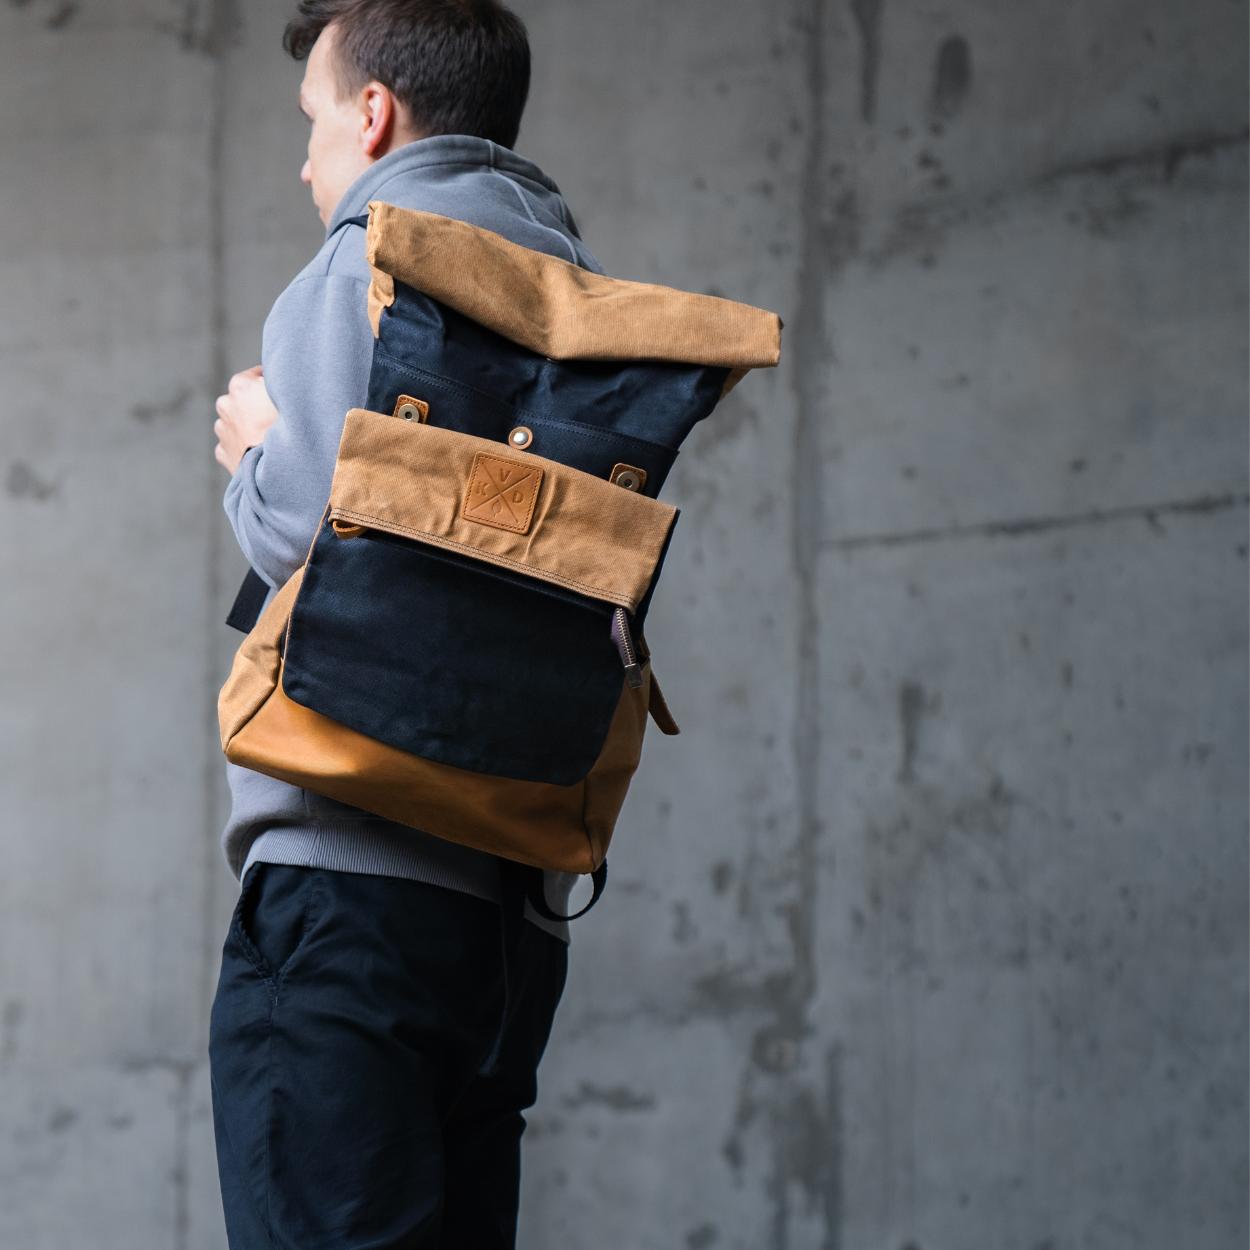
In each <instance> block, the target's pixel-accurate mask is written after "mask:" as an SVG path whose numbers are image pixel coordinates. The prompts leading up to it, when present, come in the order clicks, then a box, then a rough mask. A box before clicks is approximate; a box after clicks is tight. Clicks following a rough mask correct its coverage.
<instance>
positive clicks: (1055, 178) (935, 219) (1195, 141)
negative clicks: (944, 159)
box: [865, 128, 1250, 268]
mask: <svg viewBox="0 0 1250 1250" xmlns="http://www.w3.org/2000/svg"><path fill="white" fill-rule="evenodd" d="M1248 139H1250V128H1242V129H1241V130H1238V131H1235V132H1212V133H1210V134H1205V135H1179V136H1175V137H1173V138H1171V139H1167V140H1164V141H1161V142H1159V143H1154V144H1151V145H1149V146H1147V147H1144V148H1140V149H1135V150H1133V151H1131V152H1119V153H1115V154H1112V155H1108V156H1103V157H1098V158H1096V159H1092V160H1084V161H1071V162H1067V163H1061V164H1059V165H1055V166H1052V167H1051V168H1050V169H1046V170H1043V171H1041V172H1040V173H1037V174H1034V175H1031V176H1029V177H1026V178H1023V179H1021V180H1019V181H1017V182H1013V183H1011V184H1010V185H1007V186H1002V187H999V188H996V189H993V190H984V189H982V190H977V191H975V192H970V193H968V194H951V193H947V192H937V193H934V194H931V195H928V196H923V197H920V198H917V199H910V200H907V201H905V202H903V203H901V204H899V205H898V206H897V207H896V208H895V209H894V210H893V217H892V219H891V224H890V226H889V228H888V229H887V230H886V232H885V234H884V237H883V238H882V240H881V242H880V243H877V244H876V245H875V246H874V247H872V248H871V250H869V251H868V252H867V253H866V256H865V259H866V260H867V262H868V264H869V265H870V266H872V267H873V268H878V267H880V266H882V265H884V264H886V263H888V262H889V261H891V260H894V259H896V258H898V257H901V256H904V255H908V254H913V253H917V252H918V253H920V254H921V257H922V261H923V263H924V264H925V265H927V266H932V265H933V264H935V263H936V259H937V253H938V251H939V250H940V248H941V246H942V244H943V243H944V242H945V239H946V236H947V235H948V234H949V233H951V232H952V231H954V230H956V229H966V228H967V227H970V226H977V227H983V226H987V225H990V224H992V223H994V222H995V221H998V220H1000V219H1001V217H1002V214H1003V213H1004V212H1005V209H1006V206H1007V205H1008V203H1009V202H1010V201H1012V200H1014V199H1016V198H1017V197H1019V196H1022V195H1029V194H1033V193H1035V192H1039V191H1045V190H1048V189H1050V188H1052V187H1056V186H1058V185H1059V184H1061V183H1063V182H1065V181H1067V180H1069V179H1081V178H1109V177H1112V176H1114V175H1117V174H1123V175H1125V179H1124V183H1123V185H1122V186H1121V187H1120V188H1119V192H1120V196H1121V199H1120V201H1119V202H1118V203H1117V204H1115V205H1113V206H1112V207H1111V208H1109V209H1098V210H1097V211H1095V212H1092V213H1087V214H1086V217H1087V218H1088V225H1089V227H1090V229H1091V230H1092V232H1093V233H1095V234H1100V235H1104V236H1105V235H1107V234H1109V233H1111V230H1112V229H1113V228H1114V227H1116V226H1119V225H1122V224H1123V223H1124V222H1126V221H1129V220H1131V219H1133V218H1135V217H1137V216H1140V215H1141V213H1142V212H1143V211H1144V209H1145V205H1144V204H1142V203H1140V202H1138V201H1135V200H1133V199H1132V196H1131V192H1132V190H1133V189H1134V188H1137V187H1139V186H1149V185H1160V186H1166V185H1168V184H1170V183H1172V182H1173V181H1174V180H1175V177H1176V173H1177V171H1178V170H1179V169H1180V167H1181V165H1182V164H1183V163H1184V162H1185V161H1186V160H1190V159H1195V158H1198V157H1211V156H1217V155H1219V154H1221V153H1223V152H1226V151H1230V150H1232V149H1235V148H1238V147H1242V146H1244V145H1245V144H1246V142H1247V140H1248ZM1133 175H1136V176H1137V177H1136V179H1134V178H1133V177H1132V176H1133ZM943 185H945V184H943ZM1239 185H1240V184H1239ZM1085 219H1086V218H1085V217H1082V216H1081V215H1080V214H1078V215H1076V217H1075V218H1074V220H1085Z"/></svg>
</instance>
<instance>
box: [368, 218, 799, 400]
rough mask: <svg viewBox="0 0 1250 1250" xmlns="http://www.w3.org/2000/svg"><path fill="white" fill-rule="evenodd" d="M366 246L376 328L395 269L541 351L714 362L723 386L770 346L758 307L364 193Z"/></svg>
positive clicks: (557, 356)
mask: <svg viewBox="0 0 1250 1250" xmlns="http://www.w3.org/2000/svg"><path fill="white" fill-rule="evenodd" d="M365 249H366V255H367V256H368V259H369V263H370V265H371V266H372V267H373V271H374V275H373V283H372V286H371V288H370V291H369V301H368V302H369V318H370V321H371V322H372V323H373V328H374V333H375V334H377V332H378V319H379V318H380V316H381V310H382V309H383V308H385V307H389V305H390V304H391V302H392V301H393V300H394V280H395V279H398V280H399V281H400V282H403V283H406V284H407V285H408V286H411V287H414V288H415V289H416V290H418V291H424V292H425V294H427V295H429V296H431V297H432V298H434V299H436V300H438V301H440V302H441V303H443V304H446V305H447V306H448V307H450V308H454V309H455V310H456V311H457V312H460V313H463V314H464V315H465V316H466V317H471V318H472V319H473V320H474V321H476V322H478V323H479V324H480V325H484V326H486V327H488V328H489V329H491V330H494V331H495V333H496V334H502V335H503V336H504V337H505V338H508V339H511V340H512V341H513V342H514V343H519V344H521V346H523V347H527V348H528V349H529V350H530V351H533V352H539V353H541V354H542V355H544V356H549V357H550V358H551V359H552V360H576V359H589V360H668V361H674V362H680V363H685V364H694V365H725V366H728V367H729V368H730V369H731V370H732V372H731V374H730V376H729V378H728V379H727V383H726V387H725V389H726V390H728V389H729V387H730V386H731V385H732V384H733V383H734V382H736V381H738V379H739V378H740V377H741V376H742V375H743V374H744V373H745V372H746V371H747V370H748V369H753V368H759V367H761V366H771V365H775V364H776V363H777V361H778V359H779V358H780V355H781V326H782V322H781V318H780V317H779V316H778V315H777V314H776V313H774V312H769V311H768V310H767V309H764V308H756V307H755V306H754V305H751V304H743V303H739V302H738V301H736V300H730V299H722V298H721V297H719V296H715V295H701V294H698V293H697V292H694V291H683V290H679V289H678V288H676V287H670V286H661V285H659V284H657V283H653V282H634V281H630V280H628V279H625V278H613V277H609V276H607V275H605V274H597V273H594V272H592V271H591V270H589V269H583V268H582V267H581V266H580V265H575V264H573V263H572V262H571V261H567V260H562V259H561V258H560V257H558V256H548V255H547V254H546V253H545V252H539V251H536V250H535V249H533V248H529V247H523V246H522V245H521V244H519V243H513V242H512V241H511V240H510V239H506V238H504V236H503V235H501V234H496V233H495V232H494V231H493V230H486V229H484V228H483V227H481V226H474V225H471V224H470V223H468V222H464V221H458V220H456V219H455V218H452V217H444V216H443V215H441V214H439V213H427V212H423V211H421V210H420V209H413V208H401V207H400V206H398V205H396V204H387V203H385V202H383V201H381V200H370V201H369V226H368V231H367V235H366V242H365Z"/></svg>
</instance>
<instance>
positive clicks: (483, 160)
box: [222, 135, 603, 942]
mask: <svg viewBox="0 0 1250 1250" xmlns="http://www.w3.org/2000/svg"><path fill="white" fill-rule="evenodd" d="M371 199H377V200H385V201H387V202H388V203H391V204H398V205H401V206H402V207H405V208H418V209H424V210H426V211H428V212H434V213H442V214H444V215H445V216H448V217H456V218H459V219H460V220H462V221H467V222H470V223H472V224H473V225H477V226H482V227H484V228H486V229H488V230H493V231H495V232H496V233H498V234H502V235H504V236H505V237H506V238H508V239H511V240H512V241H513V242H514V243H520V244H522V245H523V246H525V247H532V248H535V249H537V250H538V251H541V252H547V253H549V254H551V255H553V256H559V257H561V258H562V259H564V260H569V261H572V262H574V263H575V264H578V265H581V266H583V267H585V268H587V269H591V270H593V271H594V272H596V273H602V272H603V268H602V266H601V265H600V264H599V262H598V261H597V260H596V259H595V257H594V255H593V254H592V253H591V252H590V251H589V249H588V248H587V247H586V246H585V244H583V243H582V241H581V239H580V237H579V235H578V232H577V226H576V224H575V223H574V221H573V218H572V215H571V214H570V212H569V210H568V207H567V205H566V204H565V203H564V200H563V198H562V197H561V195H560V190H559V188H558V187H557V186H556V184H555V183H554V182H553V181H552V180H551V179H550V178H548V177H547V175H546V174H544V173H543V171H542V170H541V169H539V168H538V166H537V165H535V164H534V163H533V162H532V161H529V160H526V159H525V158H524V157H523V156H520V155H518V154H517V153H516V152H514V151H512V150H511V149H510V148H504V147H500V146H499V144H497V143H492V142H491V141H490V140H489V139H481V138H478V137H476V136H474V135H434V136H431V137H430V138H427V139H418V140H417V141H415V142H413V143H408V144H405V145H404V146H403V147H400V148H396V149H395V151H393V152H389V153H388V154H387V155H386V156H384V157H382V158H381V160H379V161H376V162H375V163H374V164H373V165H371V166H370V167H369V168H368V169H367V170H365V172H364V173H362V174H361V175H360V177H359V178H357V179H356V181H355V182H353V183H352V184H351V186H350V187H348V189H347V190H346V191H345V192H344V194H343V198H342V199H341V200H340V202H339V204H338V206H337V207H336V209H335V210H334V215H333V217H332V218H331V219H330V222H329V224H328V225H327V227H326V239H325V242H324V244H323V245H322V247H321V250H320V251H319V252H318V253H317V255H316V256H315V257H313V259H312V261H310V262H309V264H308V265H307V266H305V268H304V269H303V270H301V271H300V273H298V274H297V275H296V276H295V278H294V279H293V280H292V282H291V284H290V285H289V286H288V287H287V288H286V290H285V291H283V292H282V294H281V295H280V296H279V297H278V299H277V301H276V302H275V303H274V306H273V308H272V309H271V310H270V312H269V316H268V317H267V318H266V319H265V325H264V330H263V333H262V338H261V365H262V366H263V369H264V377H265V384H266V386H267V388H268V390H269V395H270V398H271V399H272V400H273V403H274V406H275V407H276V408H277V410H278V419H277V421H276V422H275V423H274V424H273V426H271V427H270V429H269V430H268V432H267V433H266V435H265V440H264V442H263V443H261V444H260V445H259V446H258V447H253V448H251V449H249V450H248V451H247V452H246V453H245V454H244V456H243V459H242V461H241V462H240V464H239V467H238V469H237V470H236V472H235V473H234V475H233V477H231V479H230V482H229V485H228V486H227V487H226V493H225V499H224V507H225V510H226V515H227V517H229V519H230V524H231V526H232V527H233V529H234V533H235V536H236V537H237V538H238V541H239V546H240V547H241V548H242V549H243V554H244V555H245V556H246V557H247V559H248V562H249V563H250V564H251V566H252V567H253V568H254V569H255V570H256V572H257V573H258V574H259V575H260V576H261V577H262V578H264V580H265V581H266V582H268V583H269V585H270V587H271V589H270V592H269V596H268V598H267V599H266V603H268V601H269V598H272V596H273V592H274V589H276V588H277V587H279V586H281V585H282V584H283V582H285V581H286V579H287V578H288V577H289V576H290V575H291V574H292V573H293V572H294V571H295V570H296V569H297V568H298V567H299V566H300V565H301V564H303V562H304V558H305V557H306V555H307V553H308V547H309V544H310V543H311V542H312V538H313V532H314V530H315V529H316V527H317V523H318V521H319V520H320V518H321V515H322V510H323V509H324V507H325V501H326V497H327V496H328V495H329V492H330V479H331V477H332V476H333V472H334V460H335V455H336V453H337V451H338V443H339V437H340V435H341V433H342V430H343V419H344V415H345V414H346V412H347V410H348V409H349V408H353V407H358V406H360V405H361V404H362V403H363V402H364V398H365V394H366V391H367V389H368V383H369V368H370V363H371V361H372V354H373V332H372V330H371V329H370V326H369V321H368V318H367V316H366V293H367V291H368V287H369V277H370V272H369V266H368V263H367V262H366V260H365V253H364V240H365V232H364V230H363V229H362V228H361V227H360V226H357V225H346V226H342V228H341V229H340V228H339V227H340V225H341V223H342V222H343V221H344V220H345V219H346V218H348V217H355V216H358V215H360V214H362V213H365V212H367V205H368V202H369V200H371ZM226 772H227V776H228V779H229V782H230V790H231V794H232V797H233V806H232V810H231V813H230V819H229V821H228V823H227V824H226V828H225V830H224V832H223V834H222V846H223V849H224V851H225V855H226V861H227V863H228V864H229V866H230V869H231V871H232V872H233V873H234V874H235V875H236V876H238V877H239V879H240V880H242V878H243V874H244V873H245V872H246V871H247V869H248V868H249V867H250V866H251V865H252V864H253V863H257V862H260V861H264V862H267V863H281V864H303V865H310V866H314V867H320V868H333V869H339V870H342V871H347V872H371V873H382V874H386V875H390V876H399V877H408V878H412V879H414V880H419V881H427V882H431V883H433V884H436V885H442V886H447V887H450V888H452V889H458V890H464V891H466V892H467V893H470V894H475V895H478V896H479V897H482V898H488V899H497V898H498V897H499V892H498V861H497V859H496V858H495V857H494V856H493V855H489V854H487V853H485V852H483V851H477V850H473V849H471V848H469V847H465V846H461V845H459V844H458V843H454V842H448V841H446V840H445V839H442V838H438V837H435V836H434V835H432V834H428V833H424V832H422V831H420V830H417V829H412V828H409V827H408V826H406V825H399V824H396V823H394V822H392V821H389V820H386V819H384V818H382V817H380V816H373V815H370V814H369V813H367V812H363V811H361V810H360V809H358V808H354V807H349V806H347V805H346V804H343V803H339V802H336V801H335V800H333V799H329V798H325V797H324V796H322V795H318V794H314V793H312V792H311V791H308V790H301V789H299V788H297V787H295V786H291V785H288V784H287V783H286V782H283V781H279V780H277V779H276V778H274V777H269V776H266V775H264V774H262V773H257V772H252V771H251V770H249V769H246V768H241V767H239V766H238V765H237V764H232V763H229V762H227V763H226ZM545 878H546V888H547V900H548V902H549V903H550V905H551V906H552V908H553V909H554V910H556V911H561V912H563V911H567V910H568V909H569V908H568V895H569V890H570V888H571V887H572V885H573V884H574V882H576V881H577V879H578V878H577V876H576V874H572V873H561V872H547V873H546V874H545ZM525 914H526V917H527V919H529V920H531V921H532V922H533V923H534V924H537V925H538V926H539V927H540V928H543V929H546V930H547V931H548V932H550V933H553V934H555V935H556V936H557V937H560V938H562V939H563V940H564V941H566V942H567V941H568V938H569V934H568V925H567V924H566V923H557V922H554V921H549V920H547V919H545V918H543V917H541V916H539V915H538V913H537V912H535V911H534V909H533V908H532V907H530V905H529V904H528V903H526V913H525Z"/></svg>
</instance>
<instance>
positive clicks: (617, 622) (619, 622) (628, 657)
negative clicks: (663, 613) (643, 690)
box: [612, 606, 642, 690]
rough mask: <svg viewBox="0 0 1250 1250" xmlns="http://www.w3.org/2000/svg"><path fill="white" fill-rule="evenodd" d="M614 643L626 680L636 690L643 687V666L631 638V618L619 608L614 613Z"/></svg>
mask: <svg viewBox="0 0 1250 1250" xmlns="http://www.w3.org/2000/svg"><path fill="white" fill-rule="evenodd" d="M612 641H613V642H614V643H616V649H617V651H618V652H619V653H620V657H621V664H622V666H623V667H624V669H625V680H626V681H627V682H628V683H629V685H630V687H631V688H632V689H634V690H636V689H637V688H638V687H639V686H641V685H642V666H641V665H640V664H639V663H638V653H637V651H635V650H634V640H633V638H631V637H630V633H629V616H628V614H627V613H626V611H625V609H624V608H622V607H619V606H618V607H617V608H616V609H615V610H614V611H613V613H612Z"/></svg>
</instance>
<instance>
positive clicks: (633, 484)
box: [608, 464, 647, 490]
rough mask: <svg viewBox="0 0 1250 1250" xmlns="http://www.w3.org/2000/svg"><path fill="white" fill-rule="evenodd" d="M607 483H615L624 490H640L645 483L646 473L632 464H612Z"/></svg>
mask: <svg viewBox="0 0 1250 1250" xmlns="http://www.w3.org/2000/svg"><path fill="white" fill-rule="evenodd" d="M608 481H609V482H615V483H616V484H617V486H623V487H625V489H626V490H642V488H643V487H644V486H645V485H646V483H647V471H646V469H640V468H638V467H637V466H636V465H632V464H614V465H613V466H612V472H611V473H610V474H609V475H608Z"/></svg>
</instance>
